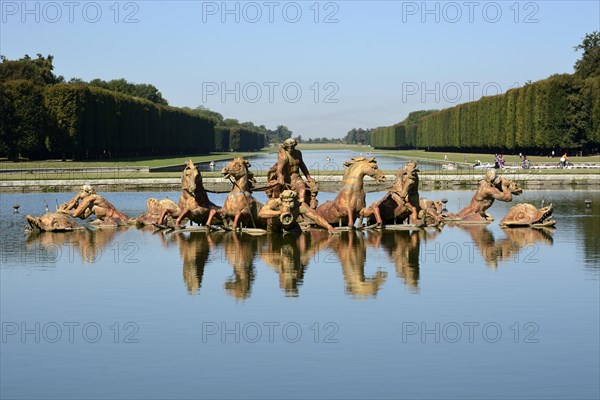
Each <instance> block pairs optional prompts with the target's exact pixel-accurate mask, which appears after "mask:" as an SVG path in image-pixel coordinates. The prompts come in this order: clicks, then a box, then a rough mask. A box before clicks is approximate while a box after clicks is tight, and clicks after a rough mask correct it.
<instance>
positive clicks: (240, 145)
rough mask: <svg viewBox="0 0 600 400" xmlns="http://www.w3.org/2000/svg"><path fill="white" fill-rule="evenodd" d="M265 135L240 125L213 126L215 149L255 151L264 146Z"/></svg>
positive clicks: (265, 141)
mask: <svg viewBox="0 0 600 400" xmlns="http://www.w3.org/2000/svg"><path fill="white" fill-rule="evenodd" d="M266 143H267V137H266V135H264V134H263V133H260V132H257V131H255V130H252V129H248V128H244V127H241V126H235V127H227V126H217V127H216V128H215V150H216V151H255V150H260V149H262V148H263V147H265V146H266Z"/></svg>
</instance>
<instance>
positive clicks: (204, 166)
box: [198, 150, 442, 175]
mask: <svg viewBox="0 0 600 400" xmlns="http://www.w3.org/2000/svg"><path fill="white" fill-rule="evenodd" d="M352 157H367V158H369V157H375V158H376V160H377V166H378V167H379V168H380V169H383V170H385V171H395V170H397V169H398V168H402V167H403V166H404V163H406V162H407V161H409V158H406V157H400V156H399V157H390V156H386V155H381V154H379V153H377V152H376V151H373V152H368V153H360V152H357V151H352V150H310V151H304V152H302V158H303V159H304V163H305V164H306V166H307V167H308V170H309V171H310V173H311V174H314V175H319V174H326V173H327V172H328V171H340V170H343V169H344V167H343V165H344V162H346V161H348V160H350V159H351V158H352ZM247 159H248V160H250V163H251V164H252V167H251V170H252V171H253V172H255V173H256V172H257V171H268V170H269V168H271V167H272V166H273V164H275V163H276V162H277V152H276V151H275V152H274V153H269V154H259V155H257V156H252V157H247ZM227 163H228V161H215V165H214V167H210V165H209V163H200V164H198V165H199V168H200V170H201V171H219V170H221V168H223V167H224V166H225V165H227ZM441 168H442V166H441V164H435V163H427V162H419V169H420V170H428V169H441Z"/></svg>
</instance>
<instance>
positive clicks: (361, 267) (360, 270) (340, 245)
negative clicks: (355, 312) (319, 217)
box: [327, 231, 387, 298]
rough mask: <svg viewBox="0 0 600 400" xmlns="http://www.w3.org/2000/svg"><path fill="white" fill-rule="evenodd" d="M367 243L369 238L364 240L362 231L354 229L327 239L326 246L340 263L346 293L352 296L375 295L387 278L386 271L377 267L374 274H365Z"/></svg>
mask: <svg viewBox="0 0 600 400" xmlns="http://www.w3.org/2000/svg"><path fill="white" fill-rule="evenodd" d="M370 237H371V236H369V238H370ZM367 243H370V240H369V239H367V240H366V241H365V239H364V237H363V234H362V232H356V231H349V232H343V233H342V234H340V235H332V236H330V237H329V239H328V241H327V245H328V247H329V248H330V249H331V250H333V251H334V252H335V253H336V255H337V257H338V259H339V260H340V263H341V264H342V273H343V274H344V281H345V282H346V293H348V294H351V295H352V297H354V298H369V297H375V296H376V295H377V292H379V289H380V287H381V286H382V285H383V284H384V283H385V280H386V278H387V272H385V271H381V270H379V269H378V270H377V272H375V275H374V276H372V277H366V276H365V260H366V256H367V250H366V244H367Z"/></svg>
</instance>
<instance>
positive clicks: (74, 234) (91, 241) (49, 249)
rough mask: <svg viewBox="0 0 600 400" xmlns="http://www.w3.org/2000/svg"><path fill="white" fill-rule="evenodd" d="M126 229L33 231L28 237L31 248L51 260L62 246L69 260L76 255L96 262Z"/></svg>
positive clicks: (81, 258)
mask: <svg viewBox="0 0 600 400" xmlns="http://www.w3.org/2000/svg"><path fill="white" fill-rule="evenodd" d="M125 230H126V229H122V228H109V229H93V230H92V229H76V230H74V231H69V232H42V231H32V232H31V233H30V234H29V236H28V237H27V246H28V248H29V249H30V250H34V251H36V252H38V254H45V255H46V258H48V261H51V259H52V254H55V255H56V256H59V253H62V251H63V250H62V248H66V251H67V252H68V253H67V255H68V257H69V260H72V259H74V257H75V255H77V256H78V258H79V260H80V261H81V262H83V263H94V262H96V261H97V260H98V259H100V258H101V256H102V254H103V253H106V252H107V251H108V250H109V248H110V244H111V243H112V242H113V241H114V240H115V239H116V237H118V235H119V234H120V233H123V232H124V231H125Z"/></svg>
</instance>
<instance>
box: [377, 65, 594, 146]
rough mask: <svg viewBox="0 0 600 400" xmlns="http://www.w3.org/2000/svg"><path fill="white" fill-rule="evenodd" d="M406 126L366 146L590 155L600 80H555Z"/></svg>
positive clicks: (379, 134) (380, 132) (383, 131)
mask: <svg viewBox="0 0 600 400" xmlns="http://www.w3.org/2000/svg"><path fill="white" fill-rule="evenodd" d="M408 120H409V118H407V120H405V121H403V122H401V123H400V124H396V125H394V126H392V127H386V128H379V129H376V130H374V131H373V132H372V133H371V137H370V143H371V145H372V146H374V147H379V148H388V149H389V148H395V149H401V148H410V147H413V148H414V147H420V148H428V149H433V150H459V149H460V150H474V151H475V150H478V151H490V150H503V151H511V150H515V151H516V150H518V151H527V152H528V153H530V154H533V153H535V152H540V151H544V150H548V149H557V148H558V149H582V150H584V151H594V149H597V148H598V146H599V145H600V77H594V78H587V79H585V80H584V79H580V78H578V77H576V76H574V75H568V74H563V75H554V76H552V77H550V78H548V79H545V80H542V81H538V82H535V83H533V84H528V85H526V86H524V87H521V88H516V89H511V90H509V91H508V92H506V93H504V94H501V95H497V96H489V97H483V98H481V99H480V100H478V101H475V102H470V103H465V104H460V105H458V106H455V107H452V108H447V109H444V110H440V111H436V112H430V113H427V114H424V115H423V116H421V117H420V118H419V119H418V120H417V121H416V122H414V123H413V122H412V121H408ZM401 127H404V133H403V131H402V129H401ZM391 131H393V132H394V133H393V134H392V133H391ZM413 138H415V140H414V142H413Z"/></svg>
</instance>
